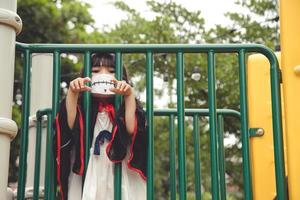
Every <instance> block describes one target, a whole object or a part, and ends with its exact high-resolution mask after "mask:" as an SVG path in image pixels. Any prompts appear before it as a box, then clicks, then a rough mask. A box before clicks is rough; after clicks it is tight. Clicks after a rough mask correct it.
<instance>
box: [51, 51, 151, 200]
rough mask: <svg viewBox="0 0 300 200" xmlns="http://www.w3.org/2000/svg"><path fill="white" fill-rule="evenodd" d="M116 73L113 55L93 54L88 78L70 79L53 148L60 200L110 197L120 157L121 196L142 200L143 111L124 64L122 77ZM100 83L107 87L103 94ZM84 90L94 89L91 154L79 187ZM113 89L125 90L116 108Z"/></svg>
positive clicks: (145, 145)
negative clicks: (116, 164)
mask: <svg viewBox="0 0 300 200" xmlns="http://www.w3.org/2000/svg"><path fill="white" fill-rule="evenodd" d="M114 72H115V56H114V54H109V53H95V54H93V55H92V79H90V78H89V77H85V78H81V77H80V78H77V79H74V80H73V81H71V82H70V87H69V90H68V93H67V97H66V99H64V100H63V101H62V102H61V104H60V110H59V112H58V114H57V117H56V121H55V124H56V134H55V147H56V148H55V149H56V150H55V151H56V152H55V153H56V162H57V182H58V185H59V186H60V192H61V196H62V199H64V200H67V199H70V200H76V199H83V200H113V199H114V177H113V176H114V163H119V162H122V186H121V188H122V191H121V193H122V200H135V199H136V200H143V199H146V161H147V158H146V155H147V153H146V150H147V135H146V128H145V124H146V123H145V113H144V111H143V109H142V106H141V104H140V102H139V101H138V100H136V98H135V95H134V92H133V89H132V87H131V86H130V85H129V83H128V79H127V73H126V69H125V68H123V78H122V79H123V80H122V81H118V80H116V79H115V77H114ZM103 77H104V79H105V80H104V79H101V78H103ZM108 79H110V80H108ZM91 80H92V87H88V86H87V85H86V83H88V82H91ZM100 85H102V86H104V87H105V89H103V88H102V89H103V92H102V94H99V90H100V89H101V88H100V89H99V87H98V86H100ZM107 86H109V87H107ZM97 87H98V88H97ZM83 91H92V98H91V99H92V100H91V118H90V119H91V122H90V124H91V126H90V127H91V131H90V133H91V135H90V144H91V147H90V157H89V163H88V166H87V171H86V176H85V179H84V183H83V187H82V181H83V179H82V175H83V171H84V167H85V166H84V157H85V156H86V155H84V146H85V133H84V132H83V131H84V124H83V122H84V120H83V119H84V117H85V116H83V114H84V113H83V110H82V100H81V92H83ZM105 93H107V95H106V94H105ZM113 94H119V95H123V102H122V104H121V105H120V109H119V110H118V111H117V112H115V110H114V107H113V105H114V95H113ZM82 188H83V189H82Z"/></svg>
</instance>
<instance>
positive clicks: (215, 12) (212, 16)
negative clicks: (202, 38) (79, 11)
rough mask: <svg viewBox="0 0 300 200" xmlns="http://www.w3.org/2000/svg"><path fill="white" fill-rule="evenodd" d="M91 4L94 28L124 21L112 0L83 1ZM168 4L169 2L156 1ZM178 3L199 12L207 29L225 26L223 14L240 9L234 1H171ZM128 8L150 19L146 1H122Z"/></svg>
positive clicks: (122, 15)
mask: <svg viewBox="0 0 300 200" xmlns="http://www.w3.org/2000/svg"><path fill="white" fill-rule="evenodd" d="M83 1H84V2H88V3H90V4H91V6H92V8H91V10H90V13H91V14H92V15H93V17H94V19H95V21H96V27H98V28H102V27H103V25H108V26H110V27H113V26H114V25H115V24H117V23H118V22H119V21H120V20H122V19H126V15H125V13H123V12H121V11H119V10H117V9H116V8H114V6H113V5H112V2H113V0H83ZM158 1H160V2H169V1H170V0H164V1H163V0H158ZM172 1H173V2H176V3H179V4H181V5H183V6H184V7H186V8H187V9H189V10H191V11H195V10H201V12H202V15H203V17H204V19H205V22H206V25H207V28H210V27H213V26H214V25H215V24H226V23H228V20H226V18H225V17H224V13H225V12H228V11H238V10H240V8H239V7H238V6H237V5H235V4H234V1H235V0H172ZM123 2H125V3H127V4H128V5H129V6H130V7H132V8H134V9H136V10H138V11H140V12H141V13H144V14H143V15H144V16H145V17H149V18H151V17H152V16H153V15H151V13H150V11H149V10H148V9H147V6H146V0H123Z"/></svg>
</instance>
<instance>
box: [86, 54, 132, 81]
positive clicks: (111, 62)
mask: <svg viewBox="0 0 300 200" xmlns="http://www.w3.org/2000/svg"><path fill="white" fill-rule="evenodd" d="M115 62H116V59H115V54H114V53H102V52H97V53H93V54H92V63H91V64H92V68H93V67H112V68H116V65H115ZM122 79H123V80H124V81H126V82H127V83H129V80H128V74H127V70H126V67H125V66H124V65H123V75H122Z"/></svg>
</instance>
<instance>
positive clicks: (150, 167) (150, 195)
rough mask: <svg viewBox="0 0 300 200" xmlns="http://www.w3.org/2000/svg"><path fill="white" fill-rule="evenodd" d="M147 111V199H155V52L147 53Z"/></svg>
mask: <svg viewBox="0 0 300 200" xmlns="http://www.w3.org/2000/svg"><path fill="white" fill-rule="evenodd" d="M146 67H147V68H146V99H147V100H146V111H147V128H148V129H147V134H148V150H147V151H148V154H147V157H148V161H147V200H153V199H154V181H153V174H154V173H153V172H154V157H153V155H154V136H153V70H154V67H153V54H152V52H150V51H148V52H147V53H146Z"/></svg>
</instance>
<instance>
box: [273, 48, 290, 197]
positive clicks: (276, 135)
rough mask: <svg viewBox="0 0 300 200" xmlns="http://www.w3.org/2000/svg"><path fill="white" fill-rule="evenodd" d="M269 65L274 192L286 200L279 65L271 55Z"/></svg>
mask: <svg viewBox="0 0 300 200" xmlns="http://www.w3.org/2000/svg"><path fill="white" fill-rule="evenodd" d="M269 59H270V63H271V70H270V74H271V91H272V92H271V93H272V97H271V98H272V119H273V140H274V141H273V142H274V158H275V159H274V160H275V172H276V191H277V198H278V200H285V199H288V197H287V183H286V178H285V162H284V148H283V131H282V120H281V118H282V113H281V101H280V98H281V92H280V81H279V73H280V71H279V67H278V66H279V65H278V61H277V59H276V56H275V55H274V54H272V57H271V58H269Z"/></svg>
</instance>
